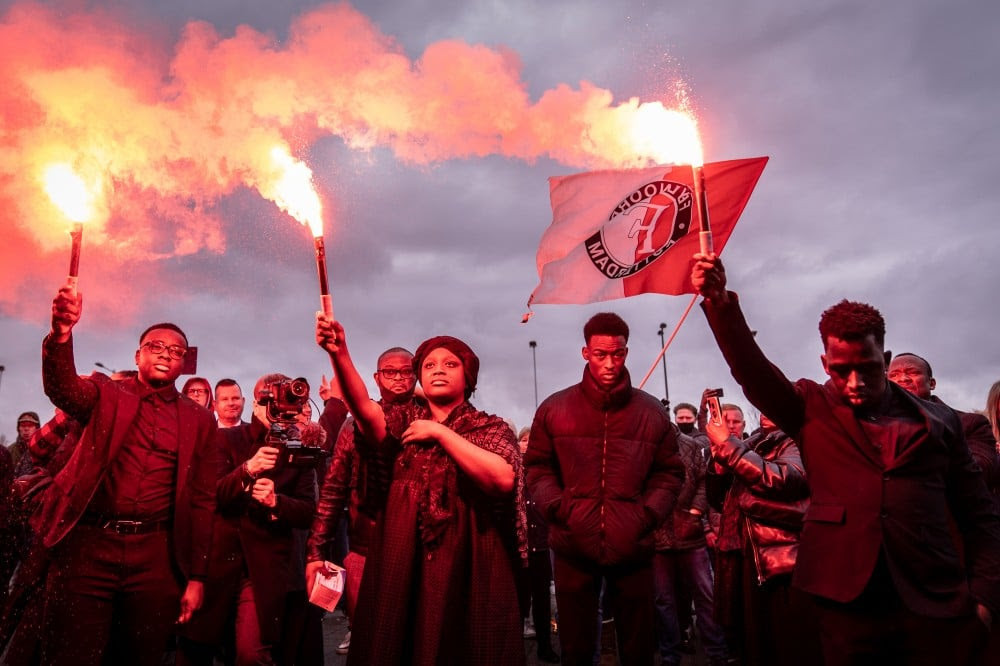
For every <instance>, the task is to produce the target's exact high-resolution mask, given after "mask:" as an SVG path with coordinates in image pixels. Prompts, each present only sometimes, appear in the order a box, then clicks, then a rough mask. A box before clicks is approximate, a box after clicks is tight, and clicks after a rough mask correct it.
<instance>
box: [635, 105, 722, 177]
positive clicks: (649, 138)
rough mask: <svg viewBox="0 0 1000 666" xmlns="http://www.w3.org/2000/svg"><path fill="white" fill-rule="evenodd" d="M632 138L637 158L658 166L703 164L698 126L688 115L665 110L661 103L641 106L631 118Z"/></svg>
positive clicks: (677, 111) (684, 112)
mask: <svg viewBox="0 0 1000 666" xmlns="http://www.w3.org/2000/svg"><path fill="white" fill-rule="evenodd" d="M630 129H631V138H632V142H633V145H634V146H635V151H636V153H637V154H643V155H649V156H651V157H652V158H653V159H654V160H655V161H656V162H657V163H658V164H690V165H691V166H701V165H702V164H704V162H705V158H704V155H703V153H702V148H701V139H700V138H699V137H698V122H697V121H696V120H695V119H694V116H692V115H691V114H690V113H688V112H686V111H679V110H676V109H668V108H666V107H664V106H663V104H661V103H660V102H651V103H648V104H642V105H640V106H639V108H638V109H637V110H636V112H635V113H634V114H633V116H632V118H631V127H630Z"/></svg>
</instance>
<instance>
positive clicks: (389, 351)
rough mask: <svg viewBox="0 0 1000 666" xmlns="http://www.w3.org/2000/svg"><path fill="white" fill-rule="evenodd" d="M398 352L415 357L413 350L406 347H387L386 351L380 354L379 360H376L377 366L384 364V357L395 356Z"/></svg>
mask: <svg viewBox="0 0 1000 666" xmlns="http://www.w3.org/2000/svg"><path fill="white" fill-rule="evenodd" d="M396 354H401V355H406V356H409V357H410V358H413V352H411V351H410V350H409V349H406V348H404V347H390V348H389V349H386V350H385V351H384V352H382V353H381V354H379V355H378V360H377V361H375V367H376V368H377V367H378V366H380V365H382V359H384V358H385V357H386V356H395V355H396Z"/></svg>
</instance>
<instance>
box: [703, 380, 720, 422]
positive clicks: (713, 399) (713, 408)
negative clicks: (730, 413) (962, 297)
mask: <svg viewBox="0 0 1000 666" xmlns="http://www.w3.org/2000/svg"><path fill="white" fill-rule="evenodd" d="M721 397H722V389H720V388H717V389H712V390H711V391H709V392H708V396H707V397H706V401H705V402H706V404H707V406H708V420H709V421H710V422H711V423H712V424H713V425H717V426H720V425H722V405H720V404H719V398H721Z"/></svg>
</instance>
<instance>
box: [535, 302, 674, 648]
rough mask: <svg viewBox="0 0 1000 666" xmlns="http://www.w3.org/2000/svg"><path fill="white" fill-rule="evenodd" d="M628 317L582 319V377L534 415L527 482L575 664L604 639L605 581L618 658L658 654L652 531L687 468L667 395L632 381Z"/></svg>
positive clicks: (564, 642) (563, 639)
mask: <svg viewBox="0 0 1000 666" xmlns="http://www.w3.org/2000/svg"><path fill="white" fill-rule="evenodd" d="M628 336H629V329H628V325H627V324H626V323H625V321H624V320H622V318H621V317H619V316H618V315H616V314H614V313H611V312H602V313H599V314H596V315H594V316H593V317H591V318H590V320H589V321H588V322H587V324H586V325H585V326H584V329H583V337H584V342H585V346H584V347H583V351H582V353H583V359H584V361H586V365H585V366H584V370H583V380H582V381H581V382H580V383H579V384H576V385H574V386H571V387H569V388H567V389H564V390H562V391H559V392H558V393H555V394H553V395H551V396H549V397H548V398H547V399H546V400H545V401H544V402H543V403H542V404H541V406H540V407H539V408H538V411H537V412H536V413H535V418H534V421H533V423H532V425H531V437H530V440H529V443H528V450H527V453H525V456H524V462H525V467H526V469H527V475H528V485H529V487H530V491H531V495H532V497H533V498H534V501H535V502H537V503H538V506H539V508H541V510H542V513H543V515H544V518H545V520H546V521H547V523H548V525H549V543H550V545H551V547H552V549H553V551H555V570H554V572H553V573H554V577H555V585H556V602H557V605H558V607H559V642H560V645H561V647H562V659H563V662H564V663H568V664H580V665H582V664H588V665H589V664H590V663H591V660H592V658H593V655H594V652H595V649H597V622H598V619H597V618H598V603H599V596H600V590H601V580H602V579H603V580H604V581H605V595H606V599H607V602H608V604H609V607H610V609H611V611H612V614H613V615H614V619H615V631H616V633H617V638H618V649H619V652H620V654H621V659H622V661H623V662H624V663H628V664H652V663H653V658H654V654H655V649H656V636H655V630H654V619H653V617H654V609H653V569H652V559H653V545H654V542H653V530H654V529H655V528H656V527H657V526H658V525H659V524H660V523H661V522H663V520H664V519H665V518H666V517H667V515H668V514H669V513H670V510H671V508H672V507H673V505H674V501H675V500H676V498H677V493H678V491H679V490H680V486H681V482H682V480H683V477H684V468H683V463H682V462H681V461H680V458H679V457H678V455H677V434H678V431H677V429H676V428H675V427H674V425H673V424H672V423H671V422H670V418H669V414H668V412H667V411H666V409H665V408H664V407H663V405H661V404H660V402H659V400H657V399H656V398H654V397H653V396H651V395H649V394H648V393H645V392H643V391H641V390H639V389H635V388H633V387H632V382H631V379H630V377H629V373H628V370H627V369H626V368H625V358H626V356H627V355H628V346H627V345H628Z"/></svg>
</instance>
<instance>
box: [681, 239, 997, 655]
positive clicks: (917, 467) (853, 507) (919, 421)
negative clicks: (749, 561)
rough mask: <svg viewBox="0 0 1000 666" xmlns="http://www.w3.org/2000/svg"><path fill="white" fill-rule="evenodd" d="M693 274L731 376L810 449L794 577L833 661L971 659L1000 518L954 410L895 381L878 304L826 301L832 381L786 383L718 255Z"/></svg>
mask: <svg viewBox="0 0 1000 666" xmlns="http://www.w3.org/2000/svg"><path fill="white" fill-rule="evenodd" d="M691 279H692V282H693V284H694V286H695V288H696V289H698V291H699V292H700V293H701V295H702V296H704V302H703V305H702V307H703V309H704V311H705V314H706V316H707V318H708V322H709V325H710V327H711V329H712V332H713V333H714V335H715V338H716V341H717V342H718V344H719V348H720V349H721V351H722V354H723V356H724V357H725V359H726V362H727V363H728V364H729V367H730V369H731V371H732V373H733V377H734V378H735V379H736V381H737V382H738V383H739V384H740V385H741V386H742V387H743V390H744V393H745V394H746V396H747V398H749V400H750V402H751V403H753V404H754V405H755V406H756V407H757V408H758V409H760V411H761V413H763V414H767V415H768V416H769V417H770V418H771V420H772V421H773V422H774V423H775V424H776V425H777V426H778V427H779V428H781V430H783V431H784V432H786V433H787V434H788V435H789V436H791V437H792V438H793V439H794V440H795V441H796V443H798V445H799V447H800V450H801V452H802V456H803V462H804V463H805V470H806V472H807V473H808V474H809V487H810V492H811V501H810V505H809V509H808V511H807V512H806V515H805V525H804V527H803V530H802V536H801V539H800V543H799V552H798V558H797V561H796V565H795V571H794V573H793V578H792V582H793V584H794V585H795V586H796V587H797V588H799V589H801V590H803V591H805V592H807V593H809V594H810V595H812V597H813V598H814V599H815V610H816V612H817V614H818V622H819V627H820V638H821V642H822V647H823V653H824V661H825V663H826V665H827V666H836V665H838V664H857V663H906V664H943V663H949V664H965V663H970V661H971V660H972V659H973V654H974V652H975V651H977V650H978V649H980V647H981V646H982V644H983V643H985V640H986V638H987V635H988V629H989V626H990V624H991V622H992V617H993V614H994V613H996V612H1000V517H998V515H997V513H996V511H995V510H994V505H993V500H992V498H991V497H990V495H989V493H988V491H987V489H986V485H985V483H984V482H983V478H982V474H981V473H980V471H979V468H978V467H977V465H976V464H975V461H974V460H973V459H972V456H971V455H970V453H969V448H968V446H967V445H966V443H965V438H964V437H963V435H962V427H961V423H960V421H959V419H958V416H957V415H956V414H955V413H954V412H953V411H952V410H951V409H949V408H947V407H944V406H942V405H938V404H935V403H932V402H928V401H922V400H918V399H917V398H914V397H913V396H912V395H910V394H909V393H908V392H906V391H904V390H903V389H901V388H899V387H898V386H896V385H895V384H893V383H892V382H890V381H888V379H887V378H886V366H887V364H888V361H889V358H888V357H889V354H888V353H887V352H886V351H885V321H884V319H883V318H882V315H881V314H880V313H879V312H878V310H876V309H875V308H874V307H872V306H871V305H868V304H865V303H856V302H851V301H847V300H844V301H841V302H840V303H838V304H836V305H834V306H832V307H830V308H829V309H827V310H826V311H825V312H824V313H823V315H822V316H821V318H820V325H819V329H820V338H821V340H822V343H823V354H822V355H821V356H820V360H821V361H822V364H823V369H824V370H825V371H826V373H827V375H829V377H830V380H829V381H828V382H826V383H825V384H818V383H816V382H813V381H811V380H808V379H800V380H799V381H798V382H795V383H792V382H791V381H789V380H788V379H787V378H786V377H785V376H784V375H783V374H782V373H781V371H780V370H779V369H778V368H777V367H776V366H774V365H773V364H771V363H770V361H768V359H767V358H766V357H765V356H764V354H763V353H762V352H761V351H760V349H759V348H758V347H757V344H756V342H755V341H754V338H753V335H752V333H751V331H750V328H749V326H748V325H747V323H746V320H745V319H744V316H743V313H742V311H741V309H740V305H739V299H738V297H737V296H736V294H734V293H732V292H730V291H727V289H726V274H725V270H724V268H723V266H722V262H721V261H720V260H719V258H718V257H717V256H716V255H714V254H709V255H704V254H697V255H695V264H694V266H693V268H692V273H691ZM960 549H961V551H962V555H961V556H960V555H959V550H960Z"/></svg>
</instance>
